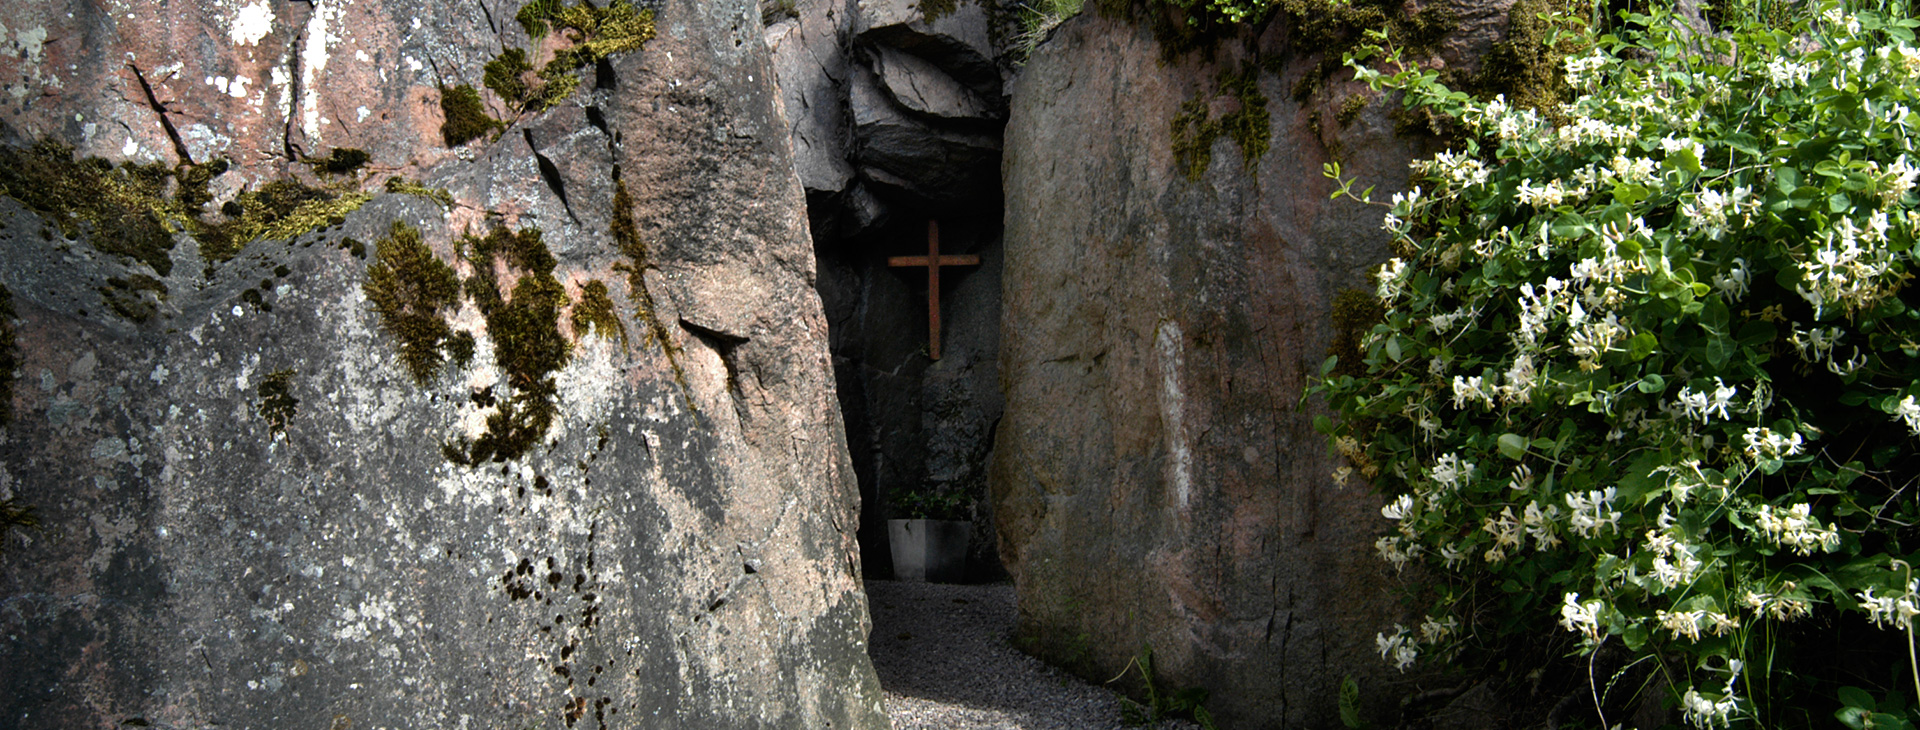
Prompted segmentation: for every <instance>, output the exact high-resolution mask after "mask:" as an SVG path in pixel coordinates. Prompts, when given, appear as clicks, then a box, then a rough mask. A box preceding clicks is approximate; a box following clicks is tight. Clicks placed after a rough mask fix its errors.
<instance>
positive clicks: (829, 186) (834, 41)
mask: <svg viewBox="0 0 1920 730" xmlns="http://www.w3.org/2000/svg"><path fill="white" fill-rule="evenodd" d="M849 10H850V9H848V8H846V7H844V0H799V2H796V3H795V13H796V17H793V18H787V19H784V20H781V21H779V22H776V23H774V24H773V25H770V26H768V27H767V31H766V42H767V46H768V48H770V49H772V52H773V76H774V85H775V86H777V87H778V88H779V89H780V99H781V102H782V111H783V113H784V114H785V116H786V119H787V125H788V126H787V133H788V135H789V137H790V138H791V139H792V141H793V156H794V167H795V168H796V170H797V171H798V172H799V173H800V184H801V185H804V186H806V188H807V190H808V191H810V192H812V191H820V192H827V193H833V192H839V191H841V190H844V189H845V188H846V187H847V182H848V181H849V180H851V179H852V178H853V165H851V164H850V163H848V162H847V146H848V144H849V143H851V141H852V135H851V134H850V132H849V128H848V125H847V105H846V96H847V95H846V90H845V89H846V81H847V48H846V47H847V33H848V27H849V25H850V24H851V22H852V13H851V12H850V11H849Z"/></svg>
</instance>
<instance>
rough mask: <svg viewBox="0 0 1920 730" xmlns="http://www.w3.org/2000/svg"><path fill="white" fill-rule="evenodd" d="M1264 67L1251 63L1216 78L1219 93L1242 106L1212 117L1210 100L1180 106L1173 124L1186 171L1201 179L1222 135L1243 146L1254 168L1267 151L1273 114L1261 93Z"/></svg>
mask: <svg viewBox="0 0 1920 730" xmlns="http://www.w3.org/2000/svg"><path fill="white" fill-rule="evenodd" d="M1259 79H1260V67H1259V66H1256V65H1254V64H1251V63H1249V64H1247V65H1245V66H1244V67H1242V68H1241V70H1240V72H1239V73H1234V72H1231V71H1222V72H1220V75H1219V77H1218V78H1217V79H1216V82H1217V87H1218V94H1219V95H1221V96H1231V97H1233V98H1234V99H1235V100H1236V101H1238V102H1239V105H1240V108H1238V109H1236V110H1234V111H1231V112H1228V113H1226V114H1222V115H1221V116H1220V117H1219V118H1217V119H1216V118H1211V117H1210V116H1209V113H1208V106H1209V105H1208V103H1207V99H1206V98H1205V97H1204V96H1203V97H1199V98H1194V99H1189V100H1187V101H1186V102H1185V103H1183V104H1181V105H1180V113H1179V114H1176V115H1174V117H1173V123H1172V133H1173V156H1174V159H1175V162H1176V164H1178V165H1179V166H1180V171H1181V173H1182V174H1184V175H1186V176H1187V179H1189V180H1199V179H1200V177H1201V176H1202V175H1205V174H1206V172H1207V166H1208V165H1211V164H1212V163H1213V143H1214V141H1215V140H1217V139H1219V138H1220V137H1221V136H1223V135H1224V136H1226V137H1227V138H1229V139H1232V140H1233V141H1234V143H1236V144H1238V145H1240V156H1241V160H1242V161H1243V162H1244V163H1245V164H1246V165H1247V167H1253V166H1254V164H1256V163H1258V162H1259V160H1260V158H1261V157H1262V156H1264V155H1266V153H1267V148H1268V146H1269V145H1270V144H1271V141H1272V135H1273V130H1272V124H1273V118H1272V114H1271V113H1270V112H1268V111H1267V97H1266V96H1264V95H1262V94H1261V93H1260V87H1259Z"/></svg>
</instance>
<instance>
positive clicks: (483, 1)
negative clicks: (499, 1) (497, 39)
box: [474, 0, 500, 36]
mask: <svg viewBox="0 0 1920 730" xmlns="http://www.w3.org/2000/svg"><path fill="white" fill-rule="evenodd" d="M474 2H475V4H477V5H479V6H480V14H481V15H485V16H487V27H488V28H491V29H493V34H494V35H496V36H497V35H500V24H499V23H495V22H493V11H492V10H491V9H489V8H487V0H474Z"/></svg>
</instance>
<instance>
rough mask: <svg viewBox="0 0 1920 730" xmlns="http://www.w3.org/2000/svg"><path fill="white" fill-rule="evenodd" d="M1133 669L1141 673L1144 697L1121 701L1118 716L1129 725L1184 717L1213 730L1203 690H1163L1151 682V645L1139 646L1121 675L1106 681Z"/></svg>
mask: <svg viewBox="0 0 1920 730" xmlns="http://www.w3.org/2000/svg"><path fill="white" fill-rule="evenodd" d="M1133 670H1138V671H1139V673H1140V684H1141V687H1142V692H1143V693H1144V694H1145V695H1146V699H1145V701H1144V702H1136V701H1134V700H1131V699H1125V698H1123V699H1122V700H1121V707H1120V717H1121V719H1122V720H1124V721H1125V722H1126V723H1127V724H1128V725H1134V726H1141V725H1145V726H1149V727H1150V726H1153V725H1157V724H1159V723H1160V721H1161V720H1167V719H1171V718H1174V717H1181V716H1185V717H1187V718H1190V719H1192V720H1193V721H1194V722H1197V723H1199V724H1200V727H1202V728H1205V729H1206V730H1215V728H1214V724H1213V713H1210V712H1208V711H1207V708H1206V707H1205V705H1206V702H1207V695H1208V692H1207V691H1206V690H1205V689H1203V688H1200V687H1187V688H1175V689H1172V690H1171V691H1166V688H1162V687H1160V686H1158V685H1156V684H1154V681H1153V647H1151V646H1142V647H1140V653H1138V654H1135V655H1134V657H1133V658H1132V659H1131V660H1128V662H1127V666H1125V667H1121V669H1120V674H1119V675H1117V676H1115V677H1114V678H1113V679H1109V680H1107V682H1106V683H1107V684H1113V683H1114V682H1118V681H1120V679H1121V678H1123V677H1125V676H1127V672H1128V671H1133Z"/></svg>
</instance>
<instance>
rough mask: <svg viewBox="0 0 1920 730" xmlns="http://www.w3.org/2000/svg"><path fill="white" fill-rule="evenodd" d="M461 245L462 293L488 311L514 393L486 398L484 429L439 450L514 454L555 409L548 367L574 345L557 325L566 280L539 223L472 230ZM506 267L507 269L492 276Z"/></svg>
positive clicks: (471, 458) (474, 458)
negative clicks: (465, 265) (558, 274)
mask: <svg viewBox="0 0 1920 730" xmlns="http://www.w3.org/2000/svg"><path fill="white" fill-rule="evenodd" d="M460 249H461V251H462V252H463V255H464V256H465V257H466V258H467V260H468V261H469V262H470V263H472V264H473V267H474V271H475V273H474V275H473V276H472V277H469V278H468V279H467V281H466V283H465V289H466V292H467V295H468V296H470V297H472V298H473V301H474V305H475V306H476V307H478V308H479V310H480V314H481V315H482V316H484V317H486V320H487V333H488V334H489V335H491V337H492V339H493V356H494V361H495V362H496V363H497V364H498V365H499V367H500V369H501V371H502V372H504V373H505V374H506V376H507V385H508V387H509V388H511V389H512V393H511V394H510V395H509V396H507V397H506V398H501V399H499V400H498V401H497V402H494V403H489V404H485V405H486V406H487V407H492V408H495V409H496V411H495V412H494V413H493V414H492V415H490V416H489V417H488V418H487V430H486V432H485V433H483V434H482V435H480V436H479V437H478V438H476V439H473V440H472V441H467V440H465V439H461V440H458V441H456V442H453V443H449V444H447V445H445V446H444V447H443V448H442V452H443V453H444V454H445V455H446V456H447V458H448V459H450V460H452V461H454V462H455V463H459V464H466V465H475V464H483V463H486V462H489V461H505V460H508V459H516V458H519V457H520V456H521V455H523V454H525V453H526V452H527V450H528V449H531V448H533V447H534V446H536V445H538V444H539V443H540V439H542V438H543V437H545V436H546V433H547V429H548V427H550V426H551V425H552V424H553V419H554V418H555V417H556V416H557V415H558V414H559V405H558V403H557V396H558V388H557V386H555V384H554V378H553V374H554V373H556V372H558V371H559V370H560V369H561V368H563V367H566V364H567V358H568V356H569V354H570V351H571V345H570V343H569V342H567V339H566V337H565V336H564V335H562V334H561V333H560V327H559V324H560V310H561V309H562V308H564V307H566V306H567V304H568V301H567V294H566V288H565V287H563V286H562V285H561V284H560V281H559V280H558V279H556V278H554V275H553V270H554V267H555V261H554V258H553V254H552V253H551V252H550V251H548V250H547V246H546V244H545V243H542V242H541V240H540V230H539V229H537V228H528V229H525V230H522V231H520V232H518V233H515V232H513V231H509V230H507V229H506V228H504V227H500V228H495V229H493V230H492V231H490V232H488V233H487V235H485V236H480V237H476V236H471V235H469V236H466V237H464V238H462V239H461V244H460ZM503 267H504V268H505V269H506V271H507V275H506V276H496V272H497V271H498V270H499V269H501V268H503ZM508 277H515V278H514V280H513V281H512V291H511V293H510V295H508V296H505V297H503V296H501V291H500V290H501V287H502V285H503V283H505V282H504V281H503V280H504V279H507V278H508ZM489 398H491V396H489Z"/></svg>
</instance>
